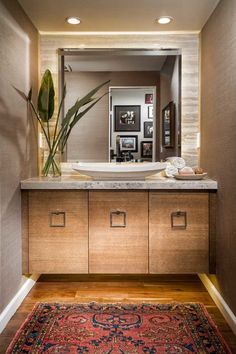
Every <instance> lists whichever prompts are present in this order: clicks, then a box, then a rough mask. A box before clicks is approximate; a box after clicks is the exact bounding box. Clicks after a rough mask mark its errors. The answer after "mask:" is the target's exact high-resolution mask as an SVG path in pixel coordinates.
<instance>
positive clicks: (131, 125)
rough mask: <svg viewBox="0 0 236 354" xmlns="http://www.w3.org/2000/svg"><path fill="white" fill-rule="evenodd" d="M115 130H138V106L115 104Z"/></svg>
mask: <svg viewBox="0 0 236 354" xmlns="http://www.w3.org/2000/svg"><path fill="white" fill-rule="evenodd" d="M114 110H115V124H114V126H115V131H116V132H126V131H128V132H139V131H140V106H115V107H114Z"/></svg>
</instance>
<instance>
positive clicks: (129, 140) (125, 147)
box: [120, 135, 138, 152]
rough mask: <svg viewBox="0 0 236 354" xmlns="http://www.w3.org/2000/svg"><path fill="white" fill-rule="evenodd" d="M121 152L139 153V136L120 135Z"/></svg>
mask: <svg viewBox="0 0 236 354" xmlns="http://www.w3.org/2000/svg"><path fill="white" fill-rule="evenodd" d="M120 151H131V152H137V151H138V136H137V135H120Z"/></svg>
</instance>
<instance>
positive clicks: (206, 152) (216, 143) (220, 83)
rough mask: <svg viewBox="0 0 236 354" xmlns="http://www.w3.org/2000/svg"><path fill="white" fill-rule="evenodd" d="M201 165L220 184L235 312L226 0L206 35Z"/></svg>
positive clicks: (224, 281) (234, 150) (230, 5)
mask: <svg viewBox="0 0 236 354" xmlns="http://www.w3.org/2000/svg"><path fill="white" fill-rule="evenodd" d="M201 41H202V72H201V82H202V84H201V89H202V91H201V157H200V158H201V165H202V166H203V167H204V169H206V170H207V171H208V172H209V174H210V175H211V176H212V177H215V178H216V179H217V181H218V182H219V192H218V201H217V202H218V215H217V276H216V279H215V282H216V284H217V287H218V289H219V290H220V292H221V293H222V295H223V297H224V299H225V300H226V302H227V303H228V305H229V306H230V307H231V309H232V310H233V311H234V313H235V314H236V276H235V274H236V256H235V250H236V218H235V215H236V163H235V156H236V108H235V107H236V1H235V0H222V1H221V2H220V3H219V5H218V7H217V8H216V10H215V11H214V13H213V14H212V16H211V18H210V19H209V20H208V22H207V24H206V25H205V27H204V29H203V31H202V36H201Z"/></svg>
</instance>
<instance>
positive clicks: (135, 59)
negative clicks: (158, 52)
mask: <svg viewBox="0 0 236 354" xmlns="http://www.w3.org/2000/svg"><path fill="white" fill-rule="evenodd" d="M165 60H166V56H164V55H162V56H147V55H146V56H145V55H136V56H128V55H120V56H119V57H117V56H115V55H114V56H112V55H109V56H108V55H107V54H105V55H96V54H94V55H87V56H86V55H83V56H80V55H68V56H65V65H66V66H67V65H70V67H71V68H72V70H73V72H76V71H160V70H161V68H162V66H163V64H164V62H165Z"/></svg>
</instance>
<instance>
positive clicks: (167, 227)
mask: <svg viewBox="0 0 236 354" xmlns="http://www.w3.org/2000/svg"><path fill="white" fill-rule="evenodd" d="M22 211H23V213H22V216H23V219H22V221H23V224H22V225H23V272H24V273H39V274H43V273H55V274H56V273H59V274H63V273H64V274H65V273H78V274H83V273H84V274H88V273H91V274H102V273H104V274H135V273H136V274H148V273H150V274H165V273H166V274H171V273H176V274H178V273H179V274H184V273H208V272H211V273H214V271H215V224H214V222H215V193H211V192H208V191H206V192H205V191H197V192H194V191H193V192H191V191H160V190H150V191H147V190H133V191H132V190H117V191H114V190H90V191H82V190H29V191H24V192H23V193H22Z"/></svg>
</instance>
